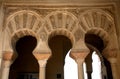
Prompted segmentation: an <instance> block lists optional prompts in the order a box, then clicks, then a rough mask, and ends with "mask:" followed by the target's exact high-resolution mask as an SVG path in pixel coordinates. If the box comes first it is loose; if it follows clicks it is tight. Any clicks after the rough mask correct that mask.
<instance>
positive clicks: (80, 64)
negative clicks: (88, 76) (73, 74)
mask: <svg viewBox="0 0 120 79" xmlns="http://www.w3.org/2000/svg"><path fill="white" fill-rule="evenodd" d="M83 61H84V60H83V59H77V60H76V62H77V65H78V79H84V71H83Z"/></svg>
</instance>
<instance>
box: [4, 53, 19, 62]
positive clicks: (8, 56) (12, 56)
mask: <svg viewBox="0 0 120 79" xmlns="http://www.w3.org/2000/svg"><path fill="white" fill-rule="evenodd" d="M16 57H17V54H15V53H13V52H11V51H4V52H3V60H7V61H8V60H15V58H16Z"/></svg>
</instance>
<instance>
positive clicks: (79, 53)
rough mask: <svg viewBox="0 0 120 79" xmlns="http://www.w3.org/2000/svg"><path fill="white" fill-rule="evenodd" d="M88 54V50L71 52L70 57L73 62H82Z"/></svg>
mask: <svg viewBox="0 0 120 79" xmlns="http://www.w3.org/2000/svg"><path fill="white" fill-rule="evenodd" d="M88 54H89V50H71V53H70V56H71V57H72V58H73V59H75V60H78V59H80V60H84V59H85V58H86V56H87V55H88Z"/></svg>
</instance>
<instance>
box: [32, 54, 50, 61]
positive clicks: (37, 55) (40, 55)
mask: <svg viewBox="0 0 120 79" xmlns="http://www.w3.org/2000/svg"><path fill="white" fill-rule="evenodd" d="M33 55H34V56H35V58H36V59H37V60H44V59H49V58H50V56H51V53H49V52H48V53H47V52H45V53H38V52H34V53H33Z"/></svg>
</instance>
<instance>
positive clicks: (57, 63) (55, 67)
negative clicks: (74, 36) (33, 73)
mask: <svg viewBox="0 0 120 79" xmlns="http://www.w3.org/2000/svg"><path fill="white" fill-rule="evenodd" d="M49 47H50V49H51V50H52V57H51V58H50V59H49V60H48V63H47V66H46V79H64V77H65V75H64V64H65V57H66V55H67V53H68V51H69V50H70V49H71V48H72V43H71V40H70V39H69V38H67V37H66V36H63V35H56V36H53V37H52V38H50V39H49Z"/></svg>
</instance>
